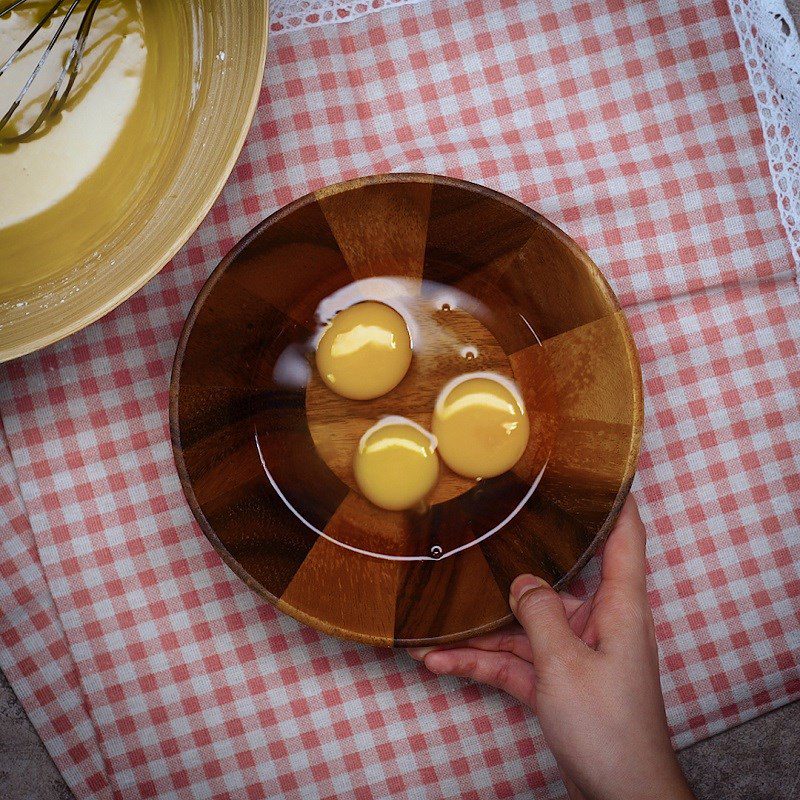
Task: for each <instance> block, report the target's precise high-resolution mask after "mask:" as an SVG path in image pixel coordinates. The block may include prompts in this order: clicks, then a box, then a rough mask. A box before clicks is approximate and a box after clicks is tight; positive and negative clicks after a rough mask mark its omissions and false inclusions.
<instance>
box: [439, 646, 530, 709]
mask: <svg viewBox="0 0 800 800" xmlns="http://www.w3.org/2000/svg"><path fill="white" fill-rule="evenodd" d="M425 666H426V667H427V668H428V669H429V670H430V671H431V672H435V673H436V674H437V675H457V676H458V677H461V678H470V679H472V680H474V681H477V682H478V683H484V684H486V685H487V686H494V687H495V688H497V689H502V690H503V691H504V692H508V694H510V695H511V696H512V697H515V698H516V699H517V700H519V701H520V702H521V703H524V704H525V705H527V706H530V707H531V708H533V707H534V706H535V700H536V675H535V673H534V671H533V667H532V666H531V665H530V664H529V663H528V662H527V661H524V660H522V659H521V658H517V656H515V655H512V654H511V653H507V652H502V653H498V652H489V651H486V650H478V649H475V648H469V647H456V648H453V649H451V650H435V651H433V652H431V653H428V654H427V655H426V656H425Z"/></svg>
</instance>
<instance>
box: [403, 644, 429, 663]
mask: <svg viewBox="0 0 800 800" xmlns="http://www.w3.org/2000/svg"><path fill="white" fill-rule="evenodd" d="M435 649H436V648H434V647H409V649H408V650H407V651H406V652H407V653H408V654H409V655H410V656H411V658H413V659H415V660H416V661H424V660H425V656H426V655H428V653H431V652H433V651H434V650H435Z"/></svg>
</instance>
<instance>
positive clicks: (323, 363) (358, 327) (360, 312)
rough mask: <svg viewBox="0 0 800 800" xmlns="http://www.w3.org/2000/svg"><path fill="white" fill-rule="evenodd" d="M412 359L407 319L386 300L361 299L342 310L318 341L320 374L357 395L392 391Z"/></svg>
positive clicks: (338, 390)
mask: <svg viewBox="0 0 800 800" xmlns="http://www.w3.org/2000/svg"><path fill="white" fill-rule="evenodd" d="M410 364H411V336H410V335H409V333H408V327H407V326H406V323H405V320H404V319H403V318H402V317H401V316H400V314H398V313H397V312H396V311H395V310H394V309H393V308H389V306H387V305H384V304H383V303H376V302H372V301H368V302H364V303H357V304H356V305H354V306H350V308H346V309H344V311H340V312H339V313H338V314H337V315H336V316H335V317H334V318H333V320H332V321H331V322H330V324H329V325H328V327H327V329H326V330H325V333H324V334H323V335H322V338H321V339H320V342H319V345H317V369H318V370H319V374H320V377H321V378H322V380H323V381H324V382H325V384H326V385H327V386H328V388H330V389H332V390H333V391H334V392H336V393H337V394H340V395H342V397H348V398H350V399H351V400H371V399H372V398H374V397H380V396H381V395H383V394H386V393H387V392H389V391H391V390H392V389H394V387H395V386H397V384H398V383H400V381H401V380H403V378H404V376H405V374H406V372H408V368H409V366H410Z"/></svg>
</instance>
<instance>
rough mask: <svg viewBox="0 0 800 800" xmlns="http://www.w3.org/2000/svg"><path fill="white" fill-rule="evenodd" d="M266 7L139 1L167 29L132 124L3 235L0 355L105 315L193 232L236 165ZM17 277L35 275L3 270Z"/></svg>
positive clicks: (255, 82) (256, 84) (262, 45)
mask: <svg viewBox="0 0 800 800" xmlns="http://www.w3.org/2000/svg"><path fill="white" fill-rule="evenodd" d="M267 7H268V4H267V0H191V2H188V3H175V4H172V3H170V4H166V3H159V2H153V3H144V4H142V11H143V14H144V22H145V28H147V25H148V23H149V21H152V22H153V24H154V25H161V24H162V22H161V19H162V18H164V19H165V20H166V19H167V16H168V15H169V16H170V18H169V20H168V22H169V24H170V26H172V27H171V28H170V32H171V33H174V36H172V38H171V39H170V41H169V43H159V46H158V47H156V48H153V51H152V53H151V56H152V57H150V56H149V57H148V58H149V60H148V66H147V69H146V72H145V75H144V82H143V86H142V92H141V99H140V102H139V104H138V105H137V109H136V111H135V112H134V116H135V117H136V122H137V125H136V127H135V130H134V128H132V127H131V125H130V124H129V125H128V126H127V128H126V131H129V132H128V133H126V132H123V134H122V136H121V137H120V141H118V142H117V144H115V145H114V148H113V149H112V150H111V152H110V153H109V155H108V156H107V157H106V159H105V160H104V162H103V163H102V164H101V166H100V167H99V168H98V170H97V172H96V173H94V174H93V175H92V176H91V177H90V178H88V179H87V180H86V181H85V182H84V184H82V185H81V186H80V187H79V188H78V189H76V190H75V191H74V192H73V193H72V194H71V195H69V196H67V197H66V198H65V199H64V200H62V201H61V202H60V203H58V204H56V205H55V206H54V207H53V208H52V209H51V210H48V211H47V212H43V213H42V214H40V215H38V216H37V217H33V218H32V219H31V220H29V221H26V222H25V223H21V224H19V225H15V226H11V227H7V228H4V229H2V230H0V254H2V255H0V361H5V360H8V359H11V358H15V357H17V356H20V355H22V354H24V353H28V352H31V351H33V350H36V349H38V348H41V347H44V346H45V345H47V344H50V343H51V342H55V341H57V340H58V339H61V338H63V337H65V336H68V335H70V334H72V333H74V332H75V331H77V330H79V329H80V328H83V327H84V326H86V325H88V324H89V323H91V322H93V321H94V320H96V319H98V318H99V317H101V316H103V315H104V314H106V313H108V312H109V311H110V310H111V309H113V308H114V307H116V306H117V305H119V304H120V303H121V302H122V301H123V300H125V299H127V298H128V297H130V295H132V294H133V293H134V292H135V291H137V290H138V289H139V288H141V287H142V286H143V285H144V284H145V283H146V282H147V281H148V280H150V278H152V277H153V276H154V275H155V274H156V273H157V272H158V271H159V270H160V269H161V268H162V267H163V266H164V265H165V264H166V263H167V262H168V261H169V260H170V259H171V258H172V257H173V255H174V254H175V253H176V252H177V250H178V249H179V248H180V247H181V246H182V245H183V244H184V243H185V242H186V240H187V239H188V238H189V236H191V234H192V233H193V232H194V230H195V229H196V228H197V226H198V225H199V224H200V222H201V221H202V219H203V217H204V216H205V215H206V214H207V213H208V210H209V209H210V207H211V205H212V203H213V202H214V200H215V199H216V198H217V196H218V195H219V193H220V191H221V190H222V187H223V185H224V183H225V181H226V180H227V178H228V175H229V174H230V171H231V170H232V169H233V165H234V163H235V161H236V158H237V156H238V154H239V151H240V150H241V148H242V145H243V143H244V139H245V136H246V134H247V131H248V129H249V126H250V122H251V120H252V117H253V113H254V111H255V108H256V104H257V100H258V96H259V92H260V89H261V83H262V77H263V72H264V61H265V58H266V50H267V32H268V12H267ZM148 17H151V18H152V20H149V19H148ZM164 24H166V23H164ZM165 76H166V78H165ZM22 146H23V147H24V146H25V145H22ZM28 265H30V267H28ZM26 273H30V274H36V275H37V276H42V277H41V278H37V279H36V281H35V282H34V283H32V284H26V283H25V280H24V279H23V280H22V281H16V280H13V279H10V278H9V277H8V276H9V274H11V275H16V276H25V275H26ZM4 287H5V288H4Z"/></svg>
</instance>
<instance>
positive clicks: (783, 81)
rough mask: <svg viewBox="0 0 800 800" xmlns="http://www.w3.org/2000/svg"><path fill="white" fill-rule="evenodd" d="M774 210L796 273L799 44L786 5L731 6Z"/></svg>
mask: <svg viewBox="0 0 800 800" xmlns="http://www.w3.org/2000/svg"><path fill="white" fill-rule="evenodd" d="M729 3H730V6H731V13H732V14H733V19H734V22H735V24H736V29H737V31H738V32H739V40H740V42H741V45H742V51H743V52H744V60H745V66H746V67H747V73H748V75H749V76H750V83H751V84H752V87H753V93H754V94H755V98H756V104H757V106H758V111H759V115H760V116H761V124H762V127H763V129H764V138H765V139H766V144H767V157H768V161H769V168H770V171H771V173H772V180H773V183H774V184H775V191H776V193H777V195H778V208H779V210H780V213H781V218H782V219H783V224H784V226H785V227H786V233H787V234H788V236H789V241H790V243H791V245H792V250H793V251H794V257H795V265H796V267H798V268H799V269H800V39H798V34H797V29H796V27H795V24H794V21H793V20H792V17H791V14H790V13H789V11H788V9H787V8H786V3H785V2H784V0H729Z"/></svg>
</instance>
